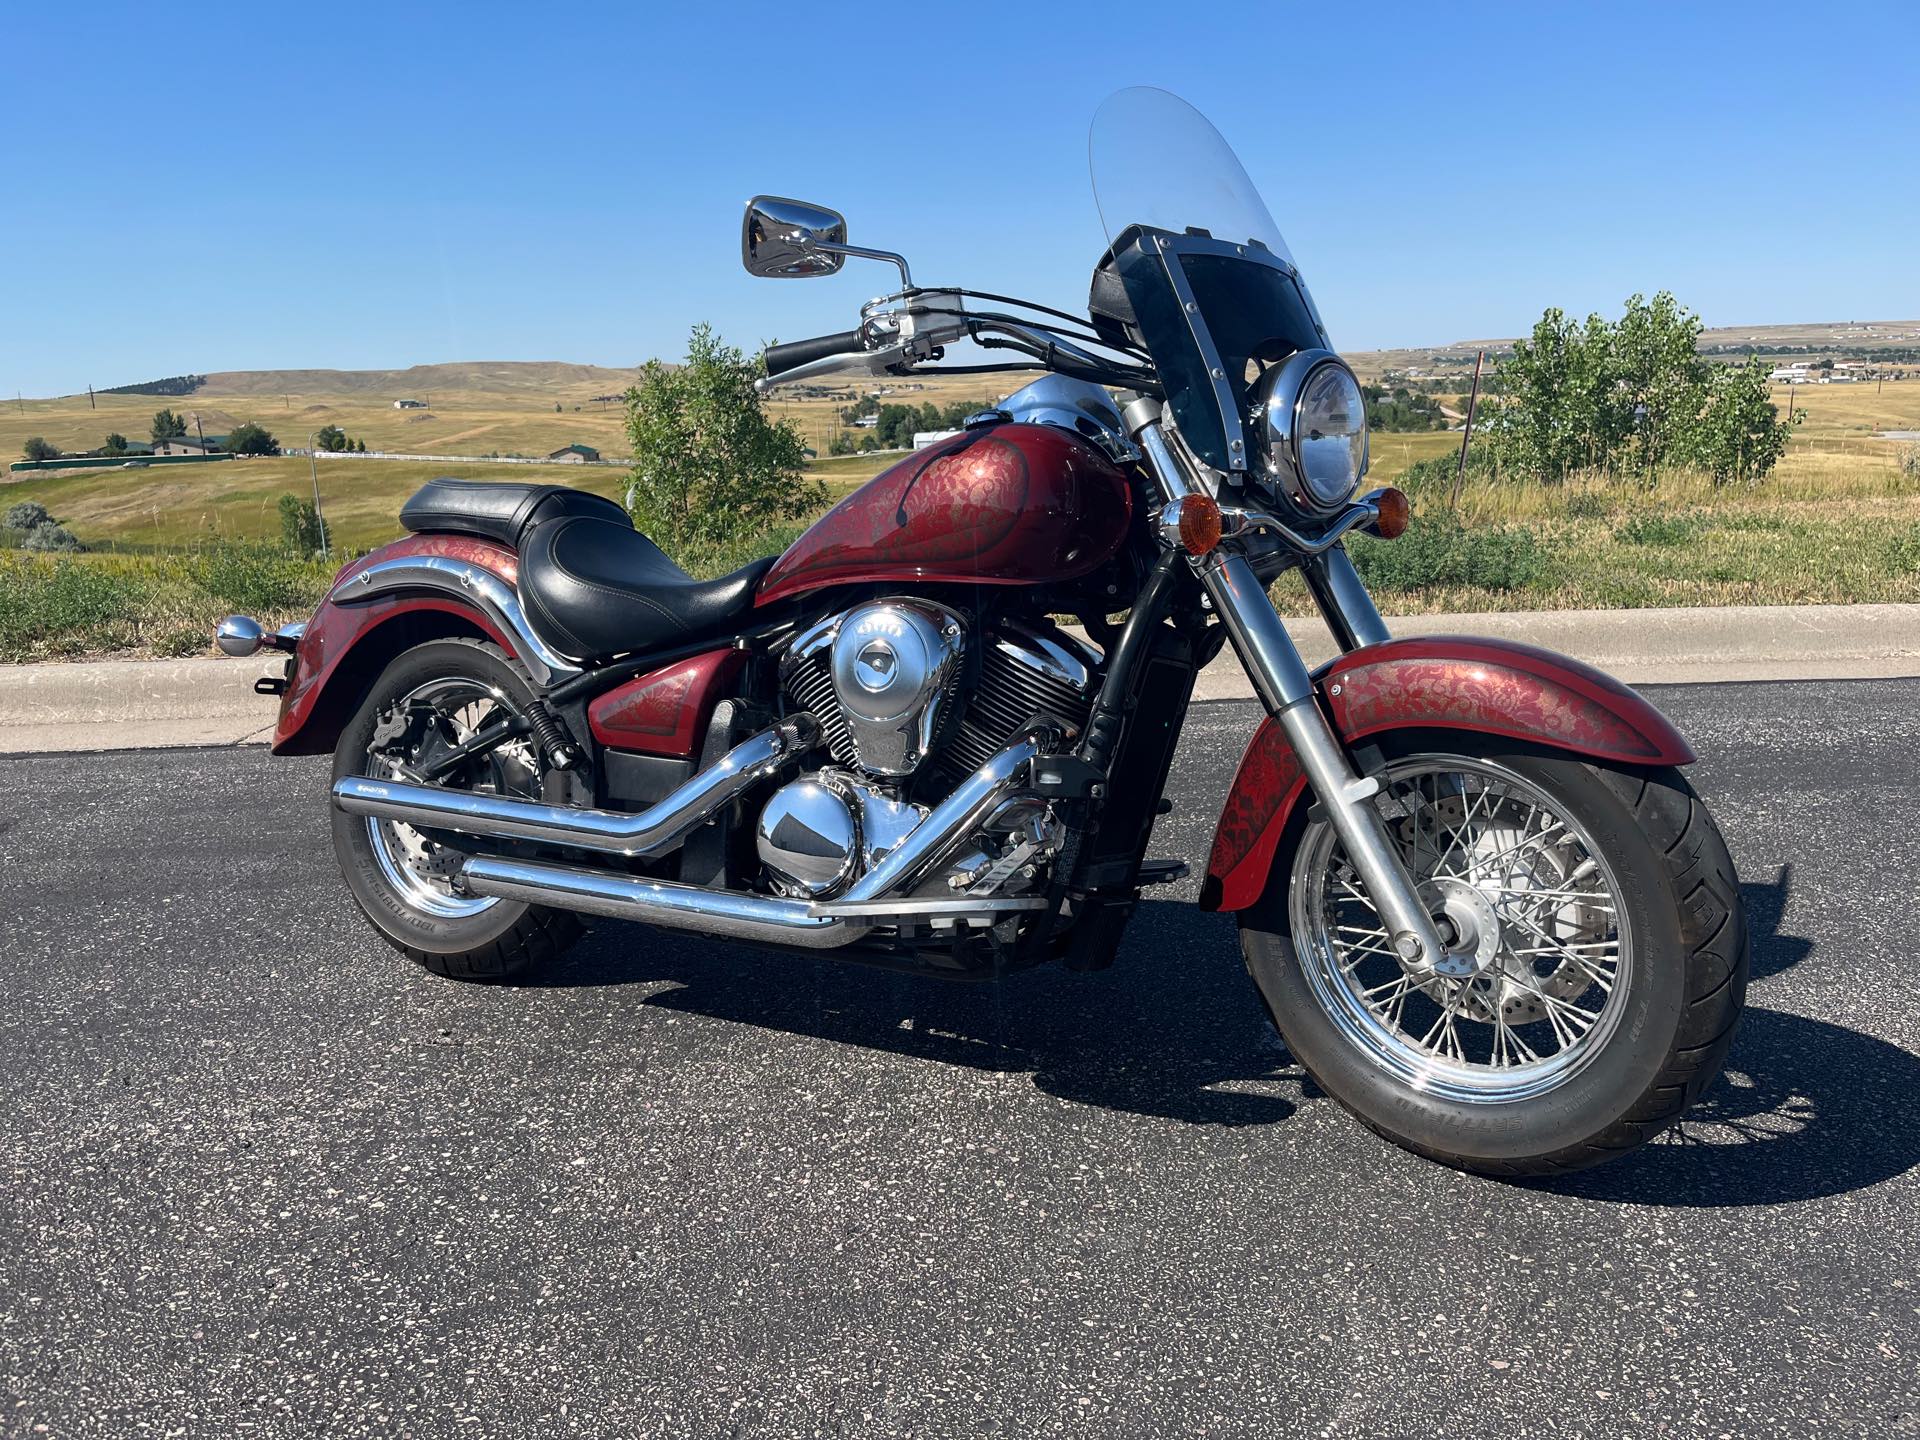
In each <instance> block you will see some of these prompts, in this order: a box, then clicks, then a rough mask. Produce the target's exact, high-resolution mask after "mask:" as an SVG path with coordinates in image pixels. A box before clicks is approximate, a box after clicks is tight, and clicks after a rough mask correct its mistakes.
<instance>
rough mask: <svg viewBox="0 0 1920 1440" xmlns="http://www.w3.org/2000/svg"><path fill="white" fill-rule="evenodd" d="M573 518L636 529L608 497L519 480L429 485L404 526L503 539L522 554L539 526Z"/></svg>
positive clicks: (403, 511)
mask: <svg viewBox="0 0 1920 1440" xmlns="http://www.w3.org/2000/svg"><path fill="white" fill-rule="evenodd" d="M569 515H591V516H593V517H594V518H595V519H597V520H602V521H607V522H611V523H615V524H620V525H626V526H628V527H629V528H631V525H632V522H631V521H629V520H628V519H627V512H626V511H624V510H622V509H621V508H620V507H619V506H618V505H616V504H614V503H613V501H611V500H608V499H606V498H605V497H604V496H600V495H592V494H589V493H588V492H587V491H585V490H572V489H569V488H568V487H567V486H565V485H530V484H526V483H524V482H516V481H494V480H454V479H451V478H443V479H439V480H429V481H428V482H427V483H426V484H425V485H422V486H421V487H420V489H419V491H418V492H417V493H416V494H415V495H414V496H413V498H412V499H410V500H408V501H407V503H406V504H405V505H402V506H401V507H400V523H401V524H402V525H404V526H406V527H407V529H409V530H412V531H414V532H415V533H416V534H418V533H419V532H421V531H426V530H451V531H453V532H455V533H456V534H460V535H479V536H482V537H484V538H486V539H488V540H498V541H499V542H500V543H501V544H503V545H511V546H512V547H513V548H515V549H516V550H517V549H519V548H520V546H521V544H522V543H524V541H525V539H526V533H527V531H528V530H529V529H530V528H532V527H533V526H534V525H536V524H538V523H539V522H541V521H544V520H558V519H561V518H562V517H564V516H569Z"/></svg>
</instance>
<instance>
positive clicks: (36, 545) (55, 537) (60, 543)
mask: <svg viewBox="0 0 1920 1440" xmlns="http://www.w3.org/2000/svg"><path fill="white" fill-rule="evenodd" d="M20 548H21V549H22V550H66V551H74V550H78V549H80V548H81V547H80V541H79V540H78V539H77V538H76V537H75V536H74V533H73V532H72V531H71V530H69V529H67V527H66V526H64V525H56V524H54V523H53V521H51V520H42V521H41V522H40V523H39V524H38V525H36V526H34V527H33V529H31V530H29V531H28V532H27V538H26V539H25V541H23V542H22V543H21V546H20Z"/></svg>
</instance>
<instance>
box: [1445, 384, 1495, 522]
mask: <svg viewBox="0 0 1920 1440" xmlns="http://www.w3.org/2000/svg"><path fill="white" fill-rule="evenodd" d="M1486 359H1487V352H1486V351H1484V350H1482V351H1481V352H1480V353H1479V354H1478V355H1477V356H1475V357H1474V361H1473V390H1472V391H1471V392H1470V393H1469V394H1468V396H1467V423H1466V425H1465V426H1464V427H1462V429H1461V431H1460V467H1459V468H1458V469H1457V470H1455V471H1454V474H1453V508H1454V509H1455V510H1458V509H1459V508H1460V488H1461V487H1462V486H1463V485H1465V484H1466V483H1467V443H1468V442H1469V441H1471V440H1472V439H1473V412H1474V411H1475V410H1476V409H1478V408H1479V405H1480V367H1481V366H1482V365H1483V364H1485V363H1486Z"/></svg>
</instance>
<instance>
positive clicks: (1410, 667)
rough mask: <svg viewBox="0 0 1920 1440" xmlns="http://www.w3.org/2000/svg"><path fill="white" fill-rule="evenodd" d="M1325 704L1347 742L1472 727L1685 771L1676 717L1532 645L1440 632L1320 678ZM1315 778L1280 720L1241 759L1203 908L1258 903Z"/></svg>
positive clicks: (1375, 649) (1685, 750)
mask: <svg viewBox="0 0 1920 1440" xmlns="http://www.w3.org/2000/svg"><path fill="white" fill-rule="evenodd" d="M1319 690H1320V698H1321V703H1322V705H1323V707H1324V709H1325V710H1326V712H1327V714H1328V715H1329V716H1330V717H1331V718H1332V720H1333V724H1334V728H1335V729H1336V730H1337V731H1338V732H1339V733H1340V735H1341V737H1342V738H1343V739H1345V740H1346V741H1348V742H1349V743H1352V742H1355V741H1360V740H1364V739H1366V738H1367V737H1368V736H1371V735H1380V734H1383V733H1385V732H1387V731H1391V730H1471V731H1474V732H1477V733H1479V734H1482V735H1499V736H1504V737H1506V738H1509V739H1513V740H1521V741H1526V742H1529V743H1531V744H1535V745H1549V746H1552V747H1554V748H1556V749H1560V750H1565V751H1567V752H1568V753H1570V754H1574V755H1581V756H1586V757H1588V758H1590V759H1594V760H1606V761H1611V762H1613V763H1616V764H1625V765H1687V764H1691V763H1692V761H1693V759H1694V753H1693V750H1692V749H1691V748H1690V747H1689V746H1688V744H1687V742H1686V741H1685V740H1684V739H1683V738H1682V737H1681V735H1680V732H1679V731H1677V730H1675V729H1674V728H1673V726H1672V724H1671V723H1669V722H1668V720H1667V718H1666V717H1665V716H1664V715H1662V714H1661V713H1660V712H1659V711H1658V710H1656V709H1654V708H1653V706H1652V705H1650V704H1648V703H1647V702H1646V701H1645V700H1643V699H1642V698H1641V697H1640V696H1639V695H1637V694H1635V693H1634V692H1633V691H1632V690H1630V689H1628V688H1627V687H1626V686H1625V685H1622V684H1621V683H1620V682H1619V681H1618V680H1615V679H1613V678H1612V677H1611V676H1609V675H1604V674H1602V673H1601V672H1600V671H1598V670H1596V669H1594V668H1593V667H1592V666H1591V665H1583V664H1582V663H1581V662H1580V661H1578V660H1571V659H1568V658H1567V657H1566V656H1564V655H1556V654H1554V653H1553V652H1552V651H1550V650H1542V649H1540V648H1538V647H1537V646H1533V645H1520V644H1515V643H1512V642H1510V641H1505V640H1480V639H1473V638H1468V637H1458V638H1456V637H1451V636H1433V637H1429V638H1426V639H1418V640H1390V641H1388V642H1387V643H1385V644H1384V645H1369V646H1366V647H1364V648H1362V649H1359V650H1354V651H1351V652H1350V653H1348V654H1346V655H1343V656H1341V657H1340V658H1339V659H1338V660H1335V661H1334V662H1333V663H1332V664H1331V665H1329V666H1328V667H1327V668H1326V669H1325V670H1323V671H1322V672H1321V673H1320V676H1319ZM1305 793H1306V777H1305V776H1304V775H1303V774H1302V773H1301V770H1300V764H1299V760H1298V758H1297V757H1296V756H1295V755H1294V752H1293V747H1292V746H1291V745H1289V744H1288V743H1287V739H1286V736H1285V735H1283V734H1282V733H1281V731H1280V727H1279V726H1278V725H1277V724H1276V723H1275V722H1274V721H1273V720H1272V718H1271V717H1269V718H1268V719H1265V720H1263V721H1261V722H1260V728H1259V729H1258V730H1257V731H1255V732H1254V736H1253V739H1252V740H1251V741H1250V742H1248V745H1247V752H1246V754H1245V755H1244V756H1242V757H1241V760H1240V769H1239V772H1238V773H1237V774H1236V775H1235V776H1234V778H1233V788H1232V789H1231V790H1229V791H1228V792H1227V803H1226V807H1225V808H1224V809H1223V810H1222V811H1221V812H1220V825H1219V828H1218V829H1217V830H1216V831H1215V832H1214V837H1213V853H1212V855H1211V857H1210V858H1209V859H1208V861H1207V878H1206V881H1205V883H1204V884H1203V885H1202V887H1201V891H1200V904H1201V907H1202V908H1203V909H1208V910H1244V909H1245V908H1246V907H1247V906H1249V905H1251V904H1253V902H1254V901H1256V900H1258V899H1259V898H1260V895H1261V893H1262V892H1263V891H1264V890H1265V889H1266V887H1267V877H1268V873H1269V871H1270V870H1271V869H1272V868H1273V861H1274V853H1275V851H1276V850H1277V849H1278V848H1279V845H1280V841H1281V838H1282V837H1283V836H1284V835H1285V834H1286V830H1287V825H1288V822H1289V821H1290V820H1291V819H1292V817H1293V813H1294V810H1295V808H1296V807H1297V806H1298V805H1299V803H1300V801H1301V798H1302V796H1303V795H1304V794H1305Z"/></svg>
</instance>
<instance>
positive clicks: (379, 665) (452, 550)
mask: <svg viewBox="0 0 1920 1440" xmlns="http://www.w3.org/2000/svg"><path fill="white" fill-rule="evenodd" d="M410 555H439V556H445V557H446V558H448V559H452V560H464V561H467V562H469V563H471V564H474V565H478V566H481V567H483V568H484V569H486V570H488V571H491V572H492V573H493V574H495V575H497V576H499V577H500V578H501V579H502V580H504V581H506V582H507V584H509V585H511V584H514V583H515V581H516V580H517V578H518V576H519V570H520V566H519V560H518V558H517V557H516V556H515V555H514V553H513V551H511V550H509V549H508V548H507V547H506V546H504V545H497V544H495V543H494V542H492V541H490V540H481V539H478V538H475V537H472V536H466V535H409V536H408V537H406V538H405V539H403V540H396V541H394V543H393V544H391V545H386V546H383V547H382V548H380V549H378V550H375V551H374V552H373V553H372V554H370V555H366V556H363V557H361V558H360V559H358V560H355V561H352V562H350V563H349V564H347V565H346V566H344V567H343V568H342V569H341V571H340V573H339V574H338V575H336V576H335V577H334V581H333V587H332V589H330V590H329V591H328V592H327V598H326V599H325V600H322V601H321V602H320V608H319V609H318V610H317V611H315V612H314V616H313V619H312V620H310V621H308V622H307V630H306V633H305V634H304V635H302V636H301V637H300V644H299V647H298V648H297V649H296V650H295V651H294V656H293V675H292V677H291V680H290V682H289V684H288V686H287V691H286V694H285V695H283V696H282V697H281V700H280V719H279V721H278V723H277V724H276V725H275V726H274V730H273V751H274V753H275V754H276V755H324V754H326V753H327V752H328V751H330V750H332V749H333V747H334V745H335V744H336V743H338V741H339V738H340V732H341V731H342V730H344V729H345V728H346V725H347V722H348V721H349V720H351V719H352V718H353V712H354V711H355V710H356V709H358V708H359V706H360V702H361V699H362V697H363V696H364V695H365V694H366V693H367V687H368V686H369V685H371V684H372V683H373V682H374V680H375V679H376V678H378V676H379V674H380V672H381V671H382V670H384V669H385V668H386V667H387V665H388V664H389V663H391V662H392V660H393V658H394V657H395V656H396V655H398V654H399V653H400V652H401V651H403V650H406V649H409V648H411V647H412V646H415V645H419V644H421V643H423V642H425V641H428V640H434V639H439V638H441V637H443V636H452V635H466V636H472V637H475V638H480V639H487V640H491V641H493V642H494V643H495V644H496V645H498V646H500V648H501V649H503V650H505V651H506V652H507V653H508V654H509V655H512V654H513V653H514V650H513V645H512V643H511V641H510V640H509V639H508V637H507V636H504V635H502V634H501V633H500V632H499V630H498V629H497V628H495V627H494V625H492V624H491V623H490V622H489V621H488V620H487V618H486V616H484V615H482V614H481V613H480V612H479V611H478V610H476V609H475V608H474V607H472V606H471V605H463V604H461V603H460V601H459V600H457V599H455V598H453V597H451V596H449V595H446V594H435V593H430V592H423V593H420V594H410V593H399V594H392V595H385V596H381V597H379V598H376V599H372V600H368V601H365V602H363V603H360V604H338V603H336V601H335V597H337V596H339V595H341V594H342V593H343V592H345V591H346V590H347V587H348V586H349V585H350V584H351V583H352V582H353V579H354V577H355V576H357V575H358V574H359V573H360V572H361V571H362V570H364V569H366V568H367V566H369V565H372V564H374V563H376V562H378V561H381V560H394V559H399V558H402V557H404V556H410Z"/></svg>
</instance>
